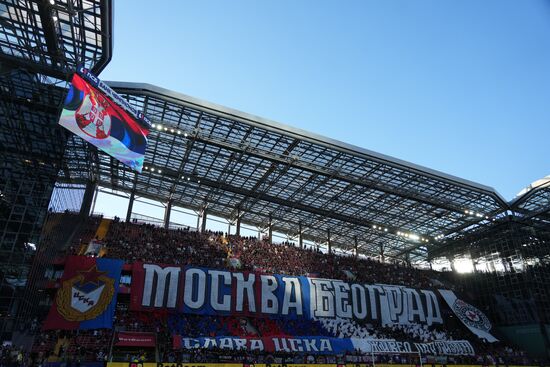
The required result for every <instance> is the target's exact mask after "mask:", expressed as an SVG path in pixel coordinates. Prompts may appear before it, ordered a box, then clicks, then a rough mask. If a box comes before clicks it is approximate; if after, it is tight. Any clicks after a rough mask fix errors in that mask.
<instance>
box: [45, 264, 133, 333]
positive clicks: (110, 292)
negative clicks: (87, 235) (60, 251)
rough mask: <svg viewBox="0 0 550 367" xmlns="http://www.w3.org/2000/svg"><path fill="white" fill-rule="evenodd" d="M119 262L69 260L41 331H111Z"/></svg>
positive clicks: (118, 276) (119, 267)
mask: <svg viewBox="0 0 550 367" xmlns="http://www.w3.org/2000/svg"><path fill="white" fill-rule="evenodd" d="M123 264H124V262H123V261H122V260H114V259H103V258H93V257H85V256H69V257H68V258H67V263H66V264H65V271H64V273H63V277H62V278H61V287H60V288H59V289H58V291H57V295H56V297H55V300H54V303H53V305H52V308H51V309H50V313H49V314H48V318H47V319H46V321H45V323H44V329H45V330H48V329H65V330H72V329H100V328H109V329H110V328H112V326H113V314H114V311H115V305H116V297H117V292H118V282H119V279H120V273H121V270H122V265H123Z"/></svg>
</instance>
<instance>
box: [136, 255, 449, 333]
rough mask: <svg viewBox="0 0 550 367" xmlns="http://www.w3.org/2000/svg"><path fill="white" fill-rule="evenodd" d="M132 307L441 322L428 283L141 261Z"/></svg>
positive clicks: (389, 322)
mask: <svg viewBox="0 0 550 367" xmlns="http://www.w3.org/2000/svg"><path fill="white" fill-rule="evenodd" d="M131 307H132V309H133V310H141V311H146V310H155V309H163V308H165V309H171V310H174V311H179V312H183V313H193V314H200V315H244V316H257V317H270V318H290V319H297V318H305V319H315V318H343V319H355V320H362V321H367V322H374V323H376V324H381V325H393V324H411V323H415V324H427V325H432V324H442V323H443V319H442V317H441V311H440V308H439V301H438V299H437V296H436V294H435V292H434V291H433V290H428V289H417V288H410V287H405V286H399V285H387V284H358V283H347V282H344V281H341V280H334V279H319V278H309V277H303V276H287V275H280V274H273V275H271V274H256V273H250V272H231V271H225V270H214V269H207V268H198V267H192V266H184V267H181V266H162V265H157V264H142V263H136V264H134V266H133V272H132V293H131Z"/></svg>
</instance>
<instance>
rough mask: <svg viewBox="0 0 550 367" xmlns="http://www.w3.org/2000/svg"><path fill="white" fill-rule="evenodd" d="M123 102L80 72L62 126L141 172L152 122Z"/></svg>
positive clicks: (67, 100)
mask: <svg viewBox="0 0 550 367" xmlns="http://www.w3.org/2000/svg"><path fill="white" fill-rule="evenodd" d="M115 100H116V101H117V102H115ZM123 101H124V99H123V98H122V97H121V96H119V95H118V94H117V93H116V92H114V91H113V90H112V89H111V88H109V87H108V86H107V85H106V84H105V83H103V82H101V81H100V80H99V79H98V78H97V77H96V76H94V75H93V74H92V73H91V72H90V71H88V70H86V69H79V70H77V72H76V73H75V74H74V76H73V78H72V81H71V88H70V89H69V92H68V93H67V97H66V98H65V103H64V106H63V111H62V112H61V117H60V118H59V124H60V125H61V126H63V127H64V128H66V129H68V130H69V131H71V132H72V133H74V134H76V135H78V136H80V137H81V138H82V139H84V140H86V141H87V142H88V143H91V144H93V145H95V146H96V147H98V148H99V149H101V150H102V151H104V152H105V153H107V154H109V155H110V156H112V157H113V158H116V159H118V160H119V161H120V162H122V163H124V164H125V165H127V166H128V167H130V168H132V169H134V170H136V171H138V172H141V170H142V168H143V159H144V155H145V149H146V147H147V137H148V135H149V129H150V124H149V120H148V119H147V118H146V117H145V116H143V114H142V113H141V112H138V111H132V107H131V106H130V105H128V104H125V103H124V102H123Z"/></svg>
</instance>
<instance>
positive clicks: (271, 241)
mask: <svg viewBox="0 0 550 367" xmlns="http://www.w3.org/2000/svg"><path fill="white" fill-rule="evenodd" d="M267 236H268V241H269V243H273V218H271V214H270V215H269V227H268V229H267Z"/></svg>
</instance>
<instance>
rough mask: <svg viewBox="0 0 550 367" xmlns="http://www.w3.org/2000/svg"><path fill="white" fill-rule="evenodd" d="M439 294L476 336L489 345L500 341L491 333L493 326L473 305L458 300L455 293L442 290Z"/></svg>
mask: <svg viewBox="0 0 550 367" xmlns="http://www.w3.org/2000/svg"><path fill="white" fill-rule="evenodd" d="M439 293H440V294H441V296H442V297H443V299H444V300H445V302H447V304H448V305H449V307H450V308H451V310H453V312H454V313H455V315H456V316H457V317H458V318H459V319H460V321H462V323H463V324H464V325H466V327H467V328H468V329H470V331H471V332H472V333H474V334H476V335H477V336H478V337H480V338H481V339H485V340H487V341H488V342H489V343H493V342H497V341H498V339H497V338H495V337H494V336H492V335H491V334H490V333H489V330H491V327H492V325H491V322H490V321H489V319H488V318H487V316H485V314H484V313H483V312H481V311H480V310H479V309H477V308H476V307H474V306H472V305H471V304H469V303H466V302H464V301H463V300H460V299H458V298H457V297H456V295H455V293H454V292H453V291H449V290H446V289H440V290H439Z"/></svg>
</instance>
